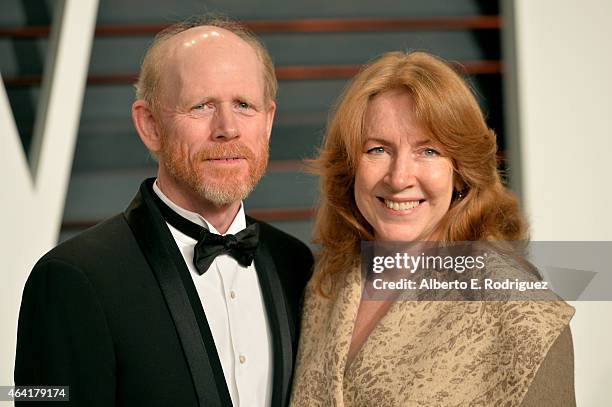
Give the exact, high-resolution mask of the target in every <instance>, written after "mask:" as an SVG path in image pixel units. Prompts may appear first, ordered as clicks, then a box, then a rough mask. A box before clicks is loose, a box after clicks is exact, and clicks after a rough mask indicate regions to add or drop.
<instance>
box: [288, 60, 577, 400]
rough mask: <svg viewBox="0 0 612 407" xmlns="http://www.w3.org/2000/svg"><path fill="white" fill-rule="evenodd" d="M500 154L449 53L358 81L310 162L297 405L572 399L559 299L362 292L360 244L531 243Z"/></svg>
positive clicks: (564, 312) (377, 67) (373, 71)
mask: <svg viewBox="0 0 612 407" xmlns="http://www.w3.org/2000/svg"><path fill="white" fill-rule="evenodd" d="M496 152H497V144H496V137H495V134H494V132H493V131H492V130H491V129H489V128H488V127H487V125H486V123H485V120H484V117H483V114H482V112H481V110H480V108H479V106H478V103H477V101H476V99H475V98H474V95H473V94H472V92H471V91H470V89H469V88H468V86H467V85H466V84H465V82H464V81H463V80H462V79H461V78H460V76H459V75H457V73H456V72H455V71H454V70H453V69H452V68H451V67H450V66H449V65H448V64H447V63H445V62H443V61H442V60H440V59H438V58H436V57H433V56H431V55H429V54H426V53H423V52H412V53H402V52H392V53H388V54H385V55H383V56H382V57H380V58H378V59H376V60H375V61H373V62H372V63H370V64H368V65H367V66H366V67H365V68H364V69H363V70H362V71H361V72H360V73H359V74H358V75H357V76H356V77H355V78H354V79H353V81H352V82H351V84H350V85H349V87H348V88H347V89H346V90H345V92H344V94H343V95H342V96H341V97H340V99H339V102H338V104H337V106H336V108H335V111H334V112H333V114H332V116H331V118H330V122H329V125H328V129H327V133H326V136H325V140H324V144H323V147H322V149H321V151H320V155H319V157H318V158H317V159H316V160H314V161H313V164H314V168H315V171H316V172H317V173H318V175H319V176H320V179H321V181H320V183H321V193H320V200H321V202H320V205H319V208H318V211H317V216H316V222H315V232H314V236H315V243H318V244H319V245H320V246H321V252H320V253H319V256H318V259H317V264H316V268H315V274H314V276H313V278H312V280H311V282H310V283H309V286H308V288H307V290H306V297H305V303H304V314H303V319H302V330H301V337H300V348H299V352H298V356H297V365H296V370H295V377H294V385H293V393H292V399H291V405H292V406H347V407H348V406H374V405H376V406H468V405H470V406H472V405H482V406H536V405H537V406H549V405H550V406H568V405H575V401H574V390H573V350H572V343H571V334H570V332H569V327H568V323H569V320H570V319H571V317H572V315H573V312H574V311H573V308H572V307H570V306H569V305H567V304H566V303H564V302H563V301H389V300H387V301H365V300H364V298H363V287H364V281H363V277H362V274H361V267H360V261H361V257H360V256H361V249H360V247H361V242H362V241H376V242H385V241H393V242H398V241H399V242H419V241H435V242H463V241H470V242H474V241H480V242H482V241H486V242H501V241H503V242H508V241H525V240H526V239H527V227H526V224H525V221H524V220H523V218H522V216H521V214H520V212H519V209H518V203H517V200H516V198H515V197H514V196H513V195H512V194H511V193H510V192H509V191H507V190H506V189H505V187H504V186H503V185H502V182H501V179H500V176H499V173H498V170H497V159H496ZM493 257H494V259H489V260H490V261H489V262H488V264H489V265H493V263H495V262H497V263H495V264H496V267H501V268H502V269H503V268H511V267H515V266H514V265H512V264H510V263H508V262H504V261H503V258H501V257H495V256H493ZM500 264H501V266H500ZM491 267H493V266H491Z"/></svg>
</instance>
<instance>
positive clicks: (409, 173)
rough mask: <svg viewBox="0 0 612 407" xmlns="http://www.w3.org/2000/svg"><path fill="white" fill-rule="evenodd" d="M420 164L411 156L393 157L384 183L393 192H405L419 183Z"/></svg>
mask: <svg viewBox="0 0 612 407" xmlns="http://www.w3.org/2000/svg"><path fill="white" fill-rule="evenodd" d="M417 171H418V163H416V162H415V160H414V158H413V157H412V156H411V155H410V154H401V155H398V156H396V157H393V158H392V160H391V162H390V165H389V169H388V171H387V174H386V175H385V177H384V179H383V181H384V182H385V183H386V184H387V185H388V186H389V187H390V188H391V190H392V191H397V192H399V191H403V190H404V189H407V188H410V187H413V186H415V185H416V183H417V176H416V175H417Z"/></svg>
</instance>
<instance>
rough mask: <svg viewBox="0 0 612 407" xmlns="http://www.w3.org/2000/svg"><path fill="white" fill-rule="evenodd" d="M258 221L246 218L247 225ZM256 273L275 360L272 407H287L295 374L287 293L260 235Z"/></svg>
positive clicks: (269, 249) (256, 257)
mask: <svg viewBox="0 0 612 407" xmlns="http://www.w3.org/2000/svg"><path fill="white" fill-rule="evenodd" d="M253 222H256V220H254V219H252V218H249V217H247V224H251V223H253ZM255 269H256V270H257V276H258V278H259V284H260V286H261V292H262V294H263V298H264V302H265V304H266V312H267V313H268V321H269V323H270V332H271V335H272V346H273V347H272V351H273V355H274V356H273V360H274V377H273V390H272V406H275V407H276V406H285V405H287V402H288V397H289V386H290V384H291V382H290V381H291V374H292V370H293V352H292V348H291V331H290V325H289V316H288V312H289V311H288V309H287V303H286V300H285V294H284V290H283V288H282V285H281V282H280V280H279V277H278V272H277V270H276V265H275V264H274V260H273V258H272V250H271V248H270V246H269V244H268V243H267V242H266V239H265V236H261V235H260V240H259V246H258V247H257V252H256V254H255Z"/></svg>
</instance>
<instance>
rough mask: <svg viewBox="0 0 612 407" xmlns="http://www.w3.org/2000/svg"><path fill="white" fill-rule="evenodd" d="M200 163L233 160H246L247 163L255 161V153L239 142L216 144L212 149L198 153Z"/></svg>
mask: <svg viewBox="0 0 612 407" xmlns="http://www.w3.org/2000/svg"><path fill="white" fill-rule="evenodd" d="M196 158H197V160H198V161H206V160H222V159H232V158H244V159H246V160H247V161H253V160H255V153H253V151H251V149H250V148H248V147H247V146H245V145H244V144H242V143H241V142H239V141H234V142H231V143H222V144H216V145H213V146H212V147H209V148H205V149H202V150H200V151H198V154H197V156H196Z"/></svg>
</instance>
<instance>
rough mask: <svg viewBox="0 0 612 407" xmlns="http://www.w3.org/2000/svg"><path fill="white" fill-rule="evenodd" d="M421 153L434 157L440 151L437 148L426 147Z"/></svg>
mask: <svg viewBox="0 0 612 407" xmlns="http://www.w3.org/2000/svg"><path fill="white" fill-rule="evenodd" d="M423 155H424V156H425V157H436V156H439V155H440V153H439V152H438V151H437V150H434V149H433V148H426V149H425V150H423Z"/></svg>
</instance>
